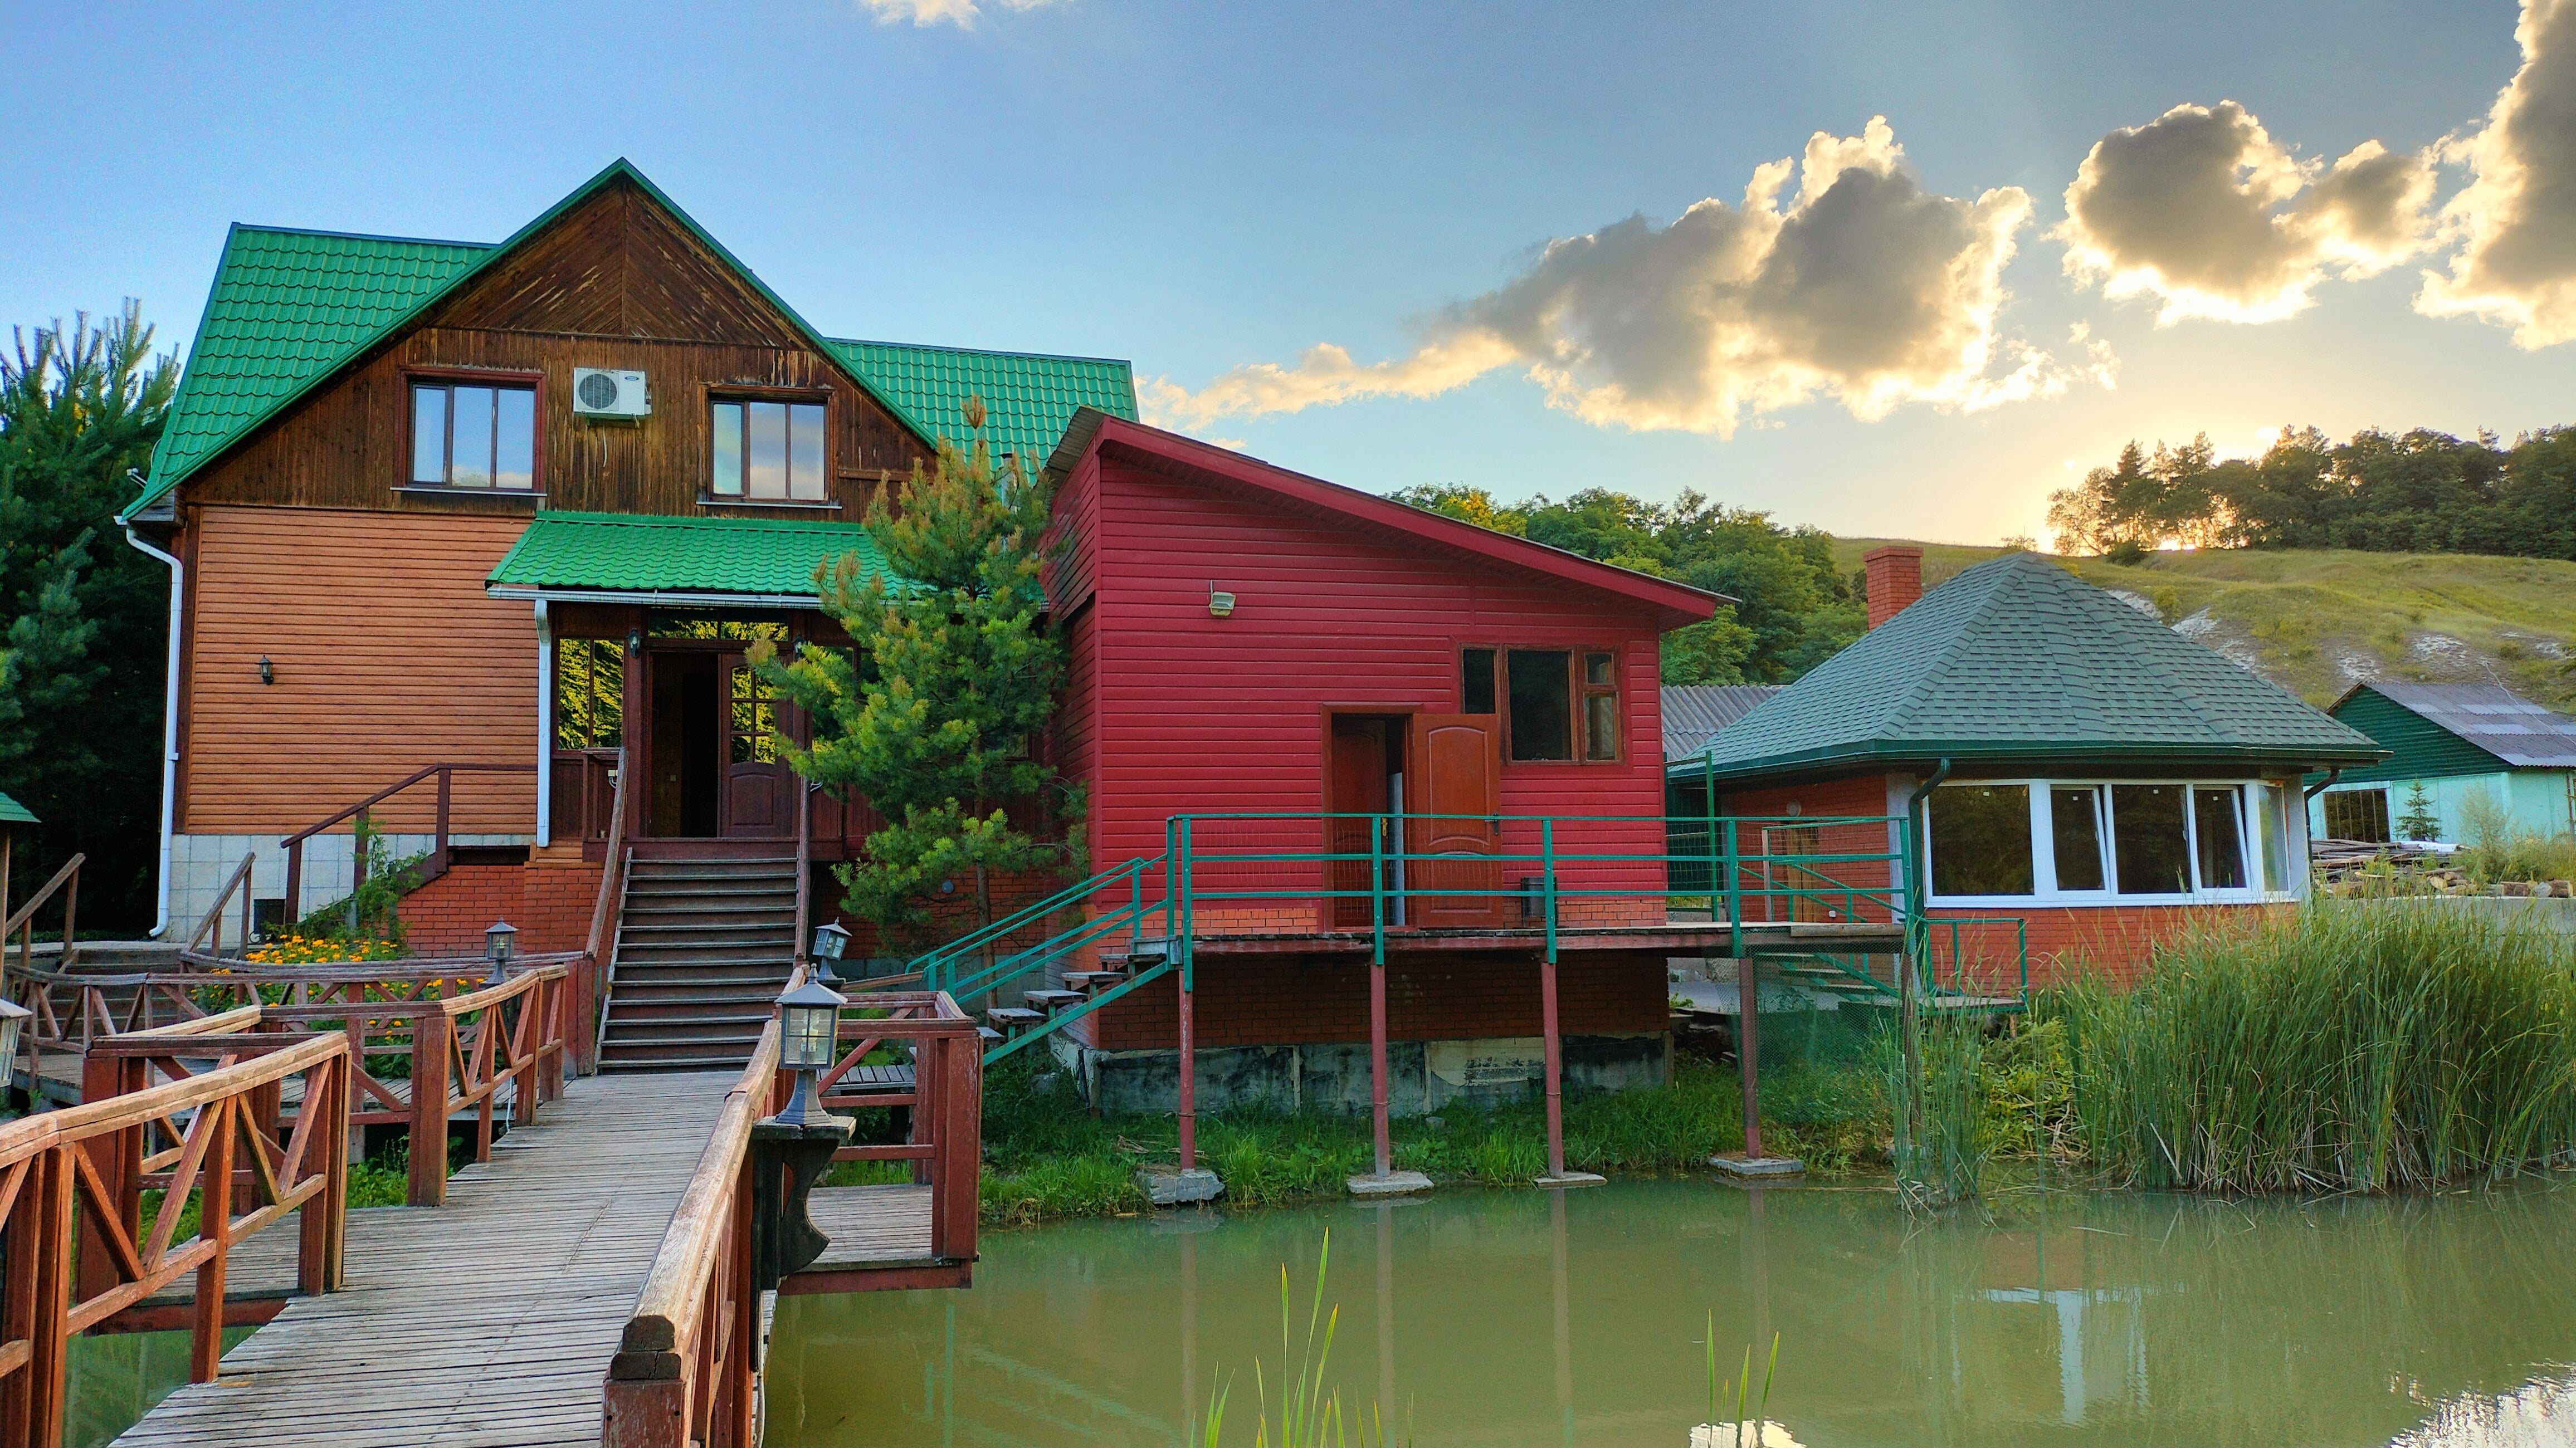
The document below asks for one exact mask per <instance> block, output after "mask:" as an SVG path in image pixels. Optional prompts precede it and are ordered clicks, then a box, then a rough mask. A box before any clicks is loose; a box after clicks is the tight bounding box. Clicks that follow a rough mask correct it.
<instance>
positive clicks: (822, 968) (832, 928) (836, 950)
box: [814, 920, 850, 985]
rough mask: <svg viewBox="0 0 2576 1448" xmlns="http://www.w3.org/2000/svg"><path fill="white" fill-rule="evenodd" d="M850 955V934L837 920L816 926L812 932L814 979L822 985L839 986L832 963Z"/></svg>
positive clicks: (839, 980) (838, 978)
mask: <svg viewBox="0 0 2576 1448" xmlns="http://www.w3.org/2000/svg"><path fill="white" fill-rule="evenodd" d="M849 953H850V932H848V931H847V930H844V929H842V928H841V923H840V922H839V921H837V920H835V921H830V922H827V923H825V924H823V925H820V926H817V927H816V928H815V931H814V979H815V980H817V981H819V982H821V983H822V984H824V985H839V984H840V983H841V978H840V976H839V975H838V974H836V973H835V972H834V971H833V969H832V964H833V962H835V961H837V960H839V959H840V958H841V957H842V956H845V955H847V954H849Z"/></svg>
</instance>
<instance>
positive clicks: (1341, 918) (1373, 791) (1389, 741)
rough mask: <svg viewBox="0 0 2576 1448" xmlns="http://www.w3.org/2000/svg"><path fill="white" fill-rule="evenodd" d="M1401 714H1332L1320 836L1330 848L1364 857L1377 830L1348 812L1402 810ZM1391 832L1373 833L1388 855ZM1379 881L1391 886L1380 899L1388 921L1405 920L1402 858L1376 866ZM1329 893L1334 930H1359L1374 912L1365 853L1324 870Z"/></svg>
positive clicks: (1394, 837)
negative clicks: (1385, 896) (1331, 893)
mask: <svg viewBox="0 0 2576 1448" xmlns="http://www.w3.org/2000/svg"><path fill="white" fill-rule="evenodd" d="M1410 717H1411V716H1410V715H1405V714H1335V715H1334V716H1332V728H1331V732H1330V736H1329V750H1328V752H1329V753H1330V755H1331V760H1330V763H1329V765H1328V768H1329V770H1330V774H1329V776H1328V778H1327V780H1326V783H1325V797H1324V810H1325V813H1326V815H1327V816H1329V818H1327V819H1326V820H1325V828H1324V838H1325V840H1326V841H1327V842H1328V844H1327V847H1328V848H1329V849H1330V851H1331V852H1332V853H1333V854H1335V855H1344V856H1349V855H1358V856H1366V855H1368V854H1369V853H1370V846H1371V841H1370V835H1371V833H1372V831H1377V830H1379V829H1380V826H1379V823H1378V821H1376V820H1372V819H1353V818H1350V816H1353V815H1391V814H1402V813H1403V812H1404V745H1405V738H1406V733H1405V724H1406V721H1407V720H1408V719H1409V718H1410ZM1398 838H1400V837H1399V836H1397V835H1393V834H1387V833H1379V834H1378V836H1377V839H1376V841H1375V845H1376V849H1377V850H1378V851H1379V852H1382V853H1384V854H1387V855H1393V854H1395V853H1397V840H1398ZM1379 872H1380V873H1379V880H1378V887H1379V888H1380V889H1382V890H1387V891H1392V892H1395V893H1393V894H1392V895H1390V896H1389V897H1388V898H1387V901H1386V907H1385V908H1386V912H1387V914H1386V923H1387V924H1389V925H1402V924H1403V923H1404V896H1403V894H1402V891H1403V889H1404V871H1403V867H1402V865H1401V863H1400V862H1398V861H1395V860H1388V861H1386V862H1385V863H1384V864H1383V865H1381V866H1380V867H1379ZM1330 878H1331V882H1332V883H1331V884H1330V885H1329V886H1328V887H1327V888H1329V889H1330V890H1332V892H1333V896H1332V909H1331V911H1330V912H1329V913H1330V916H1331V919H1332V923H1333V927H1334V928H1335V929H1337V930H1365V929H1368V928H1369V926H1370V925H1371V923H1372V922H1373V921H1374V920H1375V919H1376V913H1375V910H1376V907H1375V906H1373V905H1372V904H1371V901H1370V897H1369V896H1368V895H1367V894H1366V893H1365V892H1366V891H1367V890H1368V888H1369V862H1368V861H1367V860H1366V859H1365V858H1362V859H1337V860H1335V861H1334V862H1333V866H1332V870H1331V872H1330Z"/></svg>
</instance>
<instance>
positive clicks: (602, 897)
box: [571, 744, 628, 1076]
mask: <svg viewBox="0 0 2576 1448" xmlns="http://www.w3.org/2000/svg"><path fill="white" fill-rule="evenodd" d="M627 772H628V771H627V768H626V746H625V745H623V744H620V745H619V746H617V784H616V786H615V788H613V789H612V790H611V791H610V792H609V803H608V854H607V856H606V858H605V859H604V860H603V861H602V862H601V864H600V867H599V898H598V899H596V900H593V901H592V902H591V906H590V935H589V936H588V938H587V939H586V940H585V942H584V943H583V945H582V949H581V953H582V966H581V971H580V976H579V979H578V980H577V981H576V982H575V984H574V986H573V992H572V994H573V1001H572V1018H573V1020H574V1021H576V1022H578V1023H580V1026H581V1029H579V1030H576V1031H573V1032H571V1035H572V1039H573V1069H574V1070H576V1071H578V1072H580V1073H581V1074H582V1075H584V1076H588V1075H592V1074H594V1073H596V1072H597V1071H598V1070H599V1035H600V1029H601V1027H600V1024H599V1018H600V1011H601V1007H602V1002H603V1001H604V1000H605V999H606V997H607V995H608V981H607V978H606V972H607V971H608V969H609V961H608V959H607V958H606V957H605V956H603V955H602V954H601V953H600V952H601V948H602V947H603V946H605V945H607V944H608V943H609V936H608V922H609V919H610V913H611V907H612V906H614V905H615V904H616V903H617V902H619V901H622V900H623V899H624V898H625V896H626V868H627V863H628V862H627V858H626V856H627V850H626V775H627Z"/></svg>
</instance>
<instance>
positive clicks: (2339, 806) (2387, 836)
mask: <svg viewBox="0 0 2576 1448" xmlns="http://www.w3.org/2000/svg"><path fill="white" fill-rule="evenodd" d="M2320 800H2321V803H2320V805H2319V812H2320V813H2322V814H2323V815H2324V816H2325V824H2326V838H2327V839H2330V840H2362V841H2365V842H2367V843H2370V844H2374V845H2384V844H2387V843H2388V842H2389V841H2390V840H2393V839H2395V838H2397V836H2396V835H2395V834H2394V833H2393V832H2391V830H2390V829H2389V824H2388V822H2389V820H2390V819H2391V818H2392V816H2391V815H2390V814H2389V810H2388V786H2387V785H2384V784H2362V785H2353V786H2350V787H2348V788H2344V789H2330V790H2327V791H2326V792H2325V794H2324V795H2322V796H2321V797H2320Z"/></svg>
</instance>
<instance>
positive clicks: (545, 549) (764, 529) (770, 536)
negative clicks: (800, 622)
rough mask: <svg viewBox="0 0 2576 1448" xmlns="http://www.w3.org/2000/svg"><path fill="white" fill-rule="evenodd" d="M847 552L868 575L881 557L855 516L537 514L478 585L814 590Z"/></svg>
mask: <svg viewBox="0 0 2576 1448" xmlns="http://www.w3.org/2000/svg"><path fill="white" fill-rule="evenodd" d="M845 553H856V554H857V555H859V563H860V567H861V568H862V569H863V570H864V571H865V573H866V574H868V575H870V576H876V577H882V576H884V574H885V559H884V556H883V555H881V554H879V553H878V552H877V547H876V544H875V543H874V542H872V541H870V540H869V538H868V533H867V530H866V529H865V528H862V527H860V526H859V525H858V524H856V523H840V522H826V521H822V520H818V519H805V518H662V517H651V516H646V515H643V514H635V513H539V514H537V516H536V518H535V520H534V521H532V522H530V523H529V524H528V531H527V532H525V533H522V534H520V535H519V541H518V542H517V543H515V544H513V545H511V548H510V551H509V552H508V553H505V554H503V555H502V557H501V561H500V562H499V563H498V564H495V565H494V566H493V569H492V572H491V574H490V575H489V576H488V577H487V578H485V580H484V584H485V586H486V587H499V588H525V589H539V590H546V591H562V592H581V591H598V592H613V593H660V594H668V593H694V594H731V595H747V596H758V597H764V598H797V599H808V598H812V597H814V596H815V583H814V570H815V569H816V568H817V567H819V566H821V565H823V564H825V563H829V562H832V561H833V560H836V559H838V558H840V557H841V556H842V555H843V554H845Z"/></svg>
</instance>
